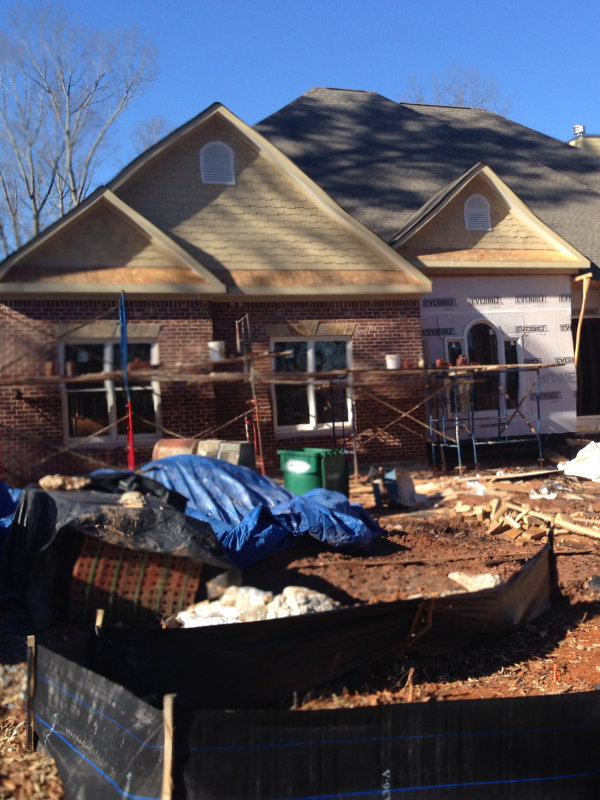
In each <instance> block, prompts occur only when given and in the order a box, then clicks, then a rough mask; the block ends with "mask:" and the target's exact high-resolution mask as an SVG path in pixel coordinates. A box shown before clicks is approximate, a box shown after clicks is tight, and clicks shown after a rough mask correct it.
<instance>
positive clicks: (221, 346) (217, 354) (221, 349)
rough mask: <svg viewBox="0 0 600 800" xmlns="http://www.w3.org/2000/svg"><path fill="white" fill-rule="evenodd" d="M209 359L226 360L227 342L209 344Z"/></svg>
mask: <svg viewBox="0 0 600 800" xmlns="http://www.w3.org/2000/svg"><path fill="white" fill-rule="evenodd" d="M208 357H209V359H210V360H211V361H222V360H223V359H224V358H225V342H221V341H219V342H209V343H208Z"/></svg>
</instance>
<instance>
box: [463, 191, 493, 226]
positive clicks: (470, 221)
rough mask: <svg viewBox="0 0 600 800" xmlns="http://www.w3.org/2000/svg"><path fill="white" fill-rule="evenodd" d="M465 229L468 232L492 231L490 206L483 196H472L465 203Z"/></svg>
mask: <svg viewBox="0 0 600 800" xmlns="http://www.w3.org/2000/svg"><path fill="white" fill-rule="evenodd" d="M465 228H466V229H467V230H468V231H491V230H492V219H491V215H490V204H489V203H488V201H487V200H486V198H485V197H484V196H483V195H482V194H472V195H471V196H470V197H469V198H467V200H466V201H465Z"/></svg>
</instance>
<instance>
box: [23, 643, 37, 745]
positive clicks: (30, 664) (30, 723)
mask: <svg viewBox="0 0 600 800" xmlns="http://www.w3.org/2000/svg"><path fill="white" fill-rule="evenodd" d="M34 698H35V636H28V637H27V730H26V732H25V747H26V748H27V749H28V750H33V747H34V741H35V738H34V736H35V717H34V713H33V701H34Z"/></svg>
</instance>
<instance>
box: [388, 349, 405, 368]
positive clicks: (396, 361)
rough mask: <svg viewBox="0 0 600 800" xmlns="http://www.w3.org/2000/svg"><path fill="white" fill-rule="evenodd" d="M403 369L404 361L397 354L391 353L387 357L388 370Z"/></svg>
mask: <svg viewBox="0 0 600 800" xmlns="http://www.w3.org/2000/svg"><path fill="white" fill-rule="evenodd" d="M401 367H402V360H401V358H400V356H399V355H398V354H397V353H389V354H388V355H386V357H385V368H386V369H400V368H401Z"/></svg>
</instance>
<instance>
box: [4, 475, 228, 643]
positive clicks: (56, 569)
mask: <svg viewBox="0 0 600 800" xmlns="http://www.w3.org/2000/svg"><path fill="white" fill-rule="evenodd" d="M137 477H138V481H137V483H136V484H135V485H136V486H137V487H138V489H139V488H141V482H142V481H144V480H145V479H141V478H140V477H139V476H137ZM150 483H152V484H154V483H155V482H154V481H151V482H150ZM156 486H157V487H159V489H158V493H159V494H160V492H161V490H162V492H163V493H164V495H165V499H163V500H161V499H158V498H157V497H156V496H155V493H154V490H153V487H152V486H150V487H148V485H146V487H145V488H146V489H147V490H148V492H149V493H148V494H147V495H146V496H145V501H146V504H145V505H143V506H142V507H140V508H137V507H131V506H123V505H121V504H120V502H119V500H120V496H121V495H120V494H119V493H117V492H120V491H121V490H120V489H118V488H117V487H115V493H111V492H107V491H69V492H65V491H56V492H46V491H43V490H42V489H40V488H39V487H36V486H30V487H27V488H26V489H25V490H24V491H23V493H22V495H21V497H20V500H19V505H18V506H17V509H16V512H15V516H14V519H13V521H12V525H11V526H10V528H9V529H8V530H7V532H6V535H5V537H4V548H3V550H2V560H1V563H0V584H1V585H2V586H3V587H4V589H5V590H7V591H9V592H12V593H13V594H14V595H16V596H23V597H24V598H25V601H26V603H27V606H28V608H29V610H30V611H31V614H32V616H33V619H34V622H35V625H36V627H38V628H43V627H45V626H46V625H48V624H50V622H51V621H52V620H54V619H61V618H63V617H64V616H65V613H66V612H65V608H64V606H65V604H66V602H67V598H68V593H69V586H70V582H71V574H72V570H73V566H74V564H75V561H76V559H77V557H78V555H79V553H80V551H81V547H82V544H83V537H84V536H89V537H92V538H94V539H99V540H102V541H105V542H109V543H111V544H114V545H118V546H121V547H126V548H129V549H131V550H139V551H144V552H149V553H163V554H170V555H173V556H181V557H186V558H191V559H194V560H195V561H199V562H202V563H204V564H207V565H210V566H211V567H215V568H217V570H218V571H221V572H223V571H233V572H234V573H237V568H235V567H234V566H233V564H232V563H231V561H230V560H229V557H228V556H227V554H226V553H225V550H224V549H223V547H222V545H221V544H220V543H219V541H218V540H217V538H216V536H215V534H214V533H213V531H212V528H211V527H210V525H209V524H208V523H206V522H202V521H201V520H197V519H193V518H192V517H188V516H186V515H185V514H183V513H182V512H181V511H178V510H177V509H176V508H174V507H173V506H170V505H168V504H167V503H166V496H167V495H169V491H168V490H167V489H165V488H164V487H160V485H159V484H156ZM175 500H176V498H175Z"/></svg>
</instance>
